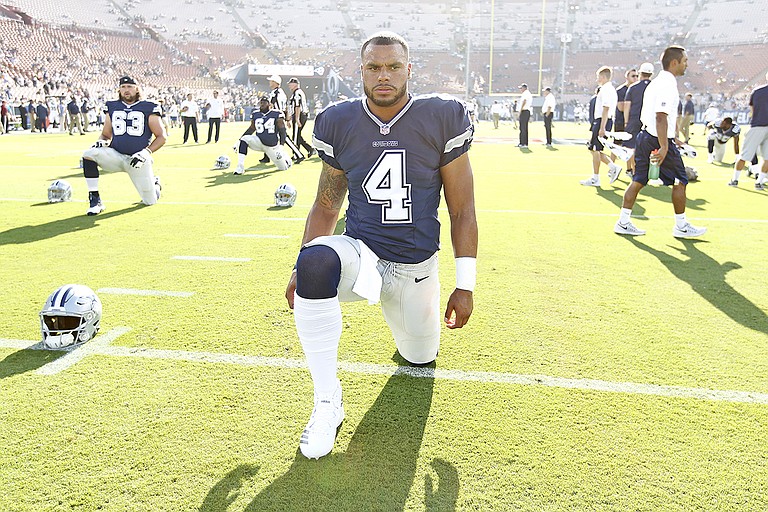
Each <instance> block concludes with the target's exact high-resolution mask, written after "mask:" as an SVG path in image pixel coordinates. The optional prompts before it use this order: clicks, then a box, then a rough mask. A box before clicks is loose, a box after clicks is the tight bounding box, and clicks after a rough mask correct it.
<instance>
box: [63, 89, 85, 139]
mask: <svg viewBox="0 0 768 512" xmlns="http://www.w3.org/2000/svg"><path fill="white" fill-rule="evenodd" d="M67 113H68V114H69V134H70V135H72V131H73V130H74V129H75V128H77V131H79V132H80V135H85V132H84V131H83V124H82V117H81V116H80V107H79V106H78V105H77V100H76V99H75V97H74V96H71V97H70V100H69V103H67Z"/></svg>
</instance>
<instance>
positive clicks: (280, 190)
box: [275, 183, 296, 206]
mask: <svg viewBox="0 0 768 512" xmlns="http://www.w3.org/2000/svg"><path fill="white" fill-rule="evenodd" d="M294 203H296V188H295V187H294V186H293V185H291V184H290V183H283V184H282V185H280V186H279V187H277V191H276V192H275V206H293V205H294Z"/></svg>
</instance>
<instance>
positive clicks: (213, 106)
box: [205, 91, 224, 144]
mask: <svg viewBox="0 0 768 512" xmlns="http://www.w3.org/2000/svg"><path fill="white" fill-rule="evenodd" d="M205 107H206V108H207V109H208V140H207V141H206V142H205V143H206V144H210V142H211V135H212V133H213V127H214V126H215V127H216V136H215V142H219V129H220V128H221V118H222V117H224V101H223V100H222V99H221V98H219V91H213V98H209V99H208V102H207V103H206V104H205Z"/></svg>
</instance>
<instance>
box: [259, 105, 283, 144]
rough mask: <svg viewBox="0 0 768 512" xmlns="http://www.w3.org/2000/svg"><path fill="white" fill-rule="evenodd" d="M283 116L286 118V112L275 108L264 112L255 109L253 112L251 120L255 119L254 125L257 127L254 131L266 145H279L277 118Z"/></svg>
mask: <svg viewBox="0 0 768 512" xmlns="http://www.w3.org/2000/svg"><path fill="white" fill-rule="evenodd" d="M281 118H283V119H284V118H285V114H283V113H282V112H280V111H279V110H274V109H273V110H269V111H267V112H262V111H261V110H259V109H254V110H253V112H251V121H253V126H254V127H255V128H256V131H255V132H254V133H255V134H256V136H257V137H258V138H259V140H260V141H261V143H262V144H264V145H265V146H277V143H278V133H277V120H278V119H281Z"/></svg>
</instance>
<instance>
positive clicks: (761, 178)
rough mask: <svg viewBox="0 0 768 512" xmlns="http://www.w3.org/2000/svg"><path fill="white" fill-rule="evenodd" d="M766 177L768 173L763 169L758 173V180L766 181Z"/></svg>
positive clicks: (760, 181) (759, 181)
mask: <svg viewBox="0 0 768 512" xmlns="http://www.w3.org/2000/svg"><path fill="white" fill-rule="evenodd" d="M766 178H768V174H766V173H764V172H763V171H760V172H759V173H758V175H757V182H758V183H765V180H766Z"/></svg>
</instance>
